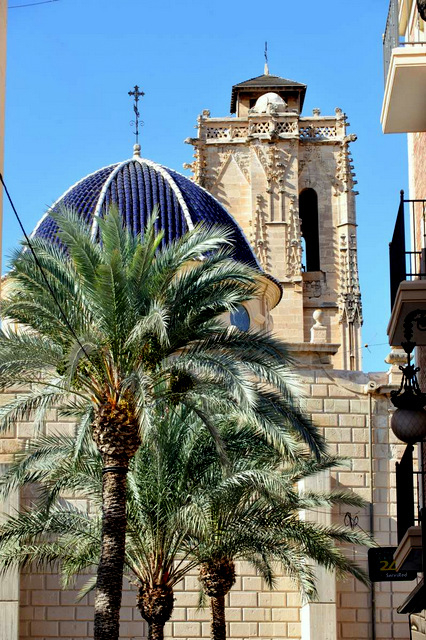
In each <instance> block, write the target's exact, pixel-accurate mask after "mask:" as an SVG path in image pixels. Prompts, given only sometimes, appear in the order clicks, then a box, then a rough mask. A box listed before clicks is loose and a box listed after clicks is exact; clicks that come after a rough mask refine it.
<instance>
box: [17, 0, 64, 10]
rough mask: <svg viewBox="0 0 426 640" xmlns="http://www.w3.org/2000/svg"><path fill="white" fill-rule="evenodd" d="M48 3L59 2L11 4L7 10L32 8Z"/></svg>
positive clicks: (43, 0) (44, 1) (54, 0)
mask: <svg viewBox="0 0 426 640" xmlns="http://www.w3.org/2000/svg"><path fill="white" fill-rule="evenodd" d="M49 2H59V0H41V2H30V3H28V4H12V5H9V6H8V9H21V7H34V6H35V5H36V4H48V3H49Z"/></svg>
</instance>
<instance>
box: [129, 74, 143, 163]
mask: <svg viewBox="0 0 426 640" xmlns="http://www.w3.org/2000/svg"><path fill="white" fill-rule="evenodd" d="M144 95H145V94H144V92H143V91H139V87H138V85H137V84H135V86H134V90H133V91H129V96H134V103H133V111H134V112H135V119H134V120H130V126H131V127H135V130H134V132H133V133H134V134H135V138H136V140H135V141H136V144H135V147H134V149H135V150H136V147H139V116H140V113H139V109H138V102H139V98H140V97H142V96H144ZM141 125H143V122H142V121H141ZM139 150H140V147H139ZM135 155H137V154H135Z"/></svg>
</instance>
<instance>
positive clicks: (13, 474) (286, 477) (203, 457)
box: [0, 407, 370, 640]
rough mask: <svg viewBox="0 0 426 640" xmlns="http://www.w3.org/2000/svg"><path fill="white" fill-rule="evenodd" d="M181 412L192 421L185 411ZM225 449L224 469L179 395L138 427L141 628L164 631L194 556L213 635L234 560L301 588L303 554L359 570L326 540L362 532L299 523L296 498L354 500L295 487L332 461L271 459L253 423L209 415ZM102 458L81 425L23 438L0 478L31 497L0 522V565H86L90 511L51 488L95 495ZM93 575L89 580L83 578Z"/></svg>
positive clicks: (132, 500)
mask: <svg viewBox="0 0 426 640" xmlns="http://www.w3.org/2000/svg"><path fill="white" fill-rule="evenodd" d="M188 420H190V423H188ZM218 428H219V430H220V434H221V437H222V439H223V442H224V443H225V446H226V451H227V455H228V459H227V467H226V472H224V470H223V467H222V465H221V464H220V461H219V458H218V453H217V450H216V448H215V446H214V444H213V442H212V440H211V438H209V437H208V434H207V432H206V429H205V427H204V426H203V425H202V423H201V422H200V421H199V420H197V421H194V420H192V419H191V417H190V414H189V413H188V412H187V411H186V410H184V409H183V408H182V407H180V408H177V409H173V410H172V411H166V412H165V413H164V414H163V415H162V416H160V417H157V429H156V431H155V432H154V431H151V432H150V433H149V434H148V435H147V437H145V438H144V440H143V442H142V445H141V447H140V449H139V451H138V452H137V454H136V456H135V458H134V460H133V462H132V464H131V468H130V471H129V477H128V488H127V505H128V507H127V509H128V527H127V544H126V565H127V568H128V570H129V571H130V572H131V576H132V581H133V582H135V584H137V586H138V597H137V604H138V607H139V610H140V613H141V615H142V617H143V618H144V619H145V620H147V622H148V625H149V638H150V640H162V638H163V630H164V625H165V623H166V622H167V620H168V619H169V618H170V616H171V613H172V610H173V600H174V598H173V589H174V587H175V585H176V584H177V583H178V582H179V581H180V580H181V579H182V578H183V577H184V576H185V575H186V574H187V573H188V572H190V571H191V570H193V569H194V568H195V567H196V566H198V565H200V564H201V571H200V574H201V581H202V584H203V586H204V590H205V592H206V593H207V595H209V596H211V608H212V635H213V637H214V638H219V637H220V638H224V634H225V610H224V597H225V595H226V593H227V591H229V589H230V588H231V587H232V584H233V581H234V578H235V569H234V560H235V559H239V558H240V559H247V558H249V559H250V561H251V562H252V563H253V564H254V566H255V567H256V568H257V569H258V571H259V572H260V574H261V575H263V577H264V578H265V579H266V582H267V584H269V586H273V570H272V563H273V562H274V561H278V562H280V563H281V565H282V566H283V568H284V570H285V571H286V572H287V573H288V574H290V575H291V576H293V577H294V578H295V579H297V580H298V581H299V582H300V583H301V585H302V588H303V590H304V592H305V593H306V594H307V596H308V597H313V596H314V595H315V582H314V576H313V573H312V571H311V569H310V568H309V566H307V565H306V558H315V559H317V560H318V559H319V560H320V561H321V562H322V564H324V565H325V566H328V567H330V568H336V567H337V568H338V569H340V570H341V571H342V572H343V571H350V572H351V573H353V574H354V575H356V576H357V577H360V578H361V579H363V575H362V572H360V571H359V570H358V569H357V567H355V566H354V565H352V564H351V563H350V562H349V561H348V560H347V559H346V558H345V557H344V556H343V554H342V553H340V552H339V551H338V550H337V549H336V548H335V546H334V544H333V540H334V539H337V540H342V541H346V542H351V543H358V544H359V543H362V544H365V543H369V542H370V541H369V540H368V539H366V537H363V536H362V535H359V534H355V533H353V532H350V531H349V530H347V529H336V528H331V529H323V528H321V527H320V526H319V525H310V524H308V523H301V522H300V521H299V518H298V510H299V509H306V508H312V507H314V508H318V507H321V506H324V505H327V506H329V505H331V504H336V503H337V504H340V503H342V502H345V503H346V504H348V503H349V504H351V505H356V506H359V505H360V504H361V503H362V501H360V499H359V498H358V497H357V496H355V495H354V494H352V493H350V494H347V493H342V492H334V493H332V494H329V495H327V494H326V495H321V494H317V493H315V494H299V493H298V492H297V491H296V490H295V488H294V483H295V482H297V480H299V479H301V478H305V477H309V476H311V475H313V474H314V473H316V472H318V471H321V470H324V469H326V468H329V467H331V466H334V465H336V463H337V462H338V461H337V460H336V459H333V458H328V459H326V458H323V459H322V460H321V461H320V462H314V461H312V460H310V459H309V458H308V457H307V456H306V455H305V456H303V454H302V453H301V458H300V460H299V461H298V462H297V463H292V464H291V465H287V466H286V467H285V468H284V469H279V465H280V459H281V457H280V455H279V454H277V452H276V450H274V449H273V448H272V447H271V445H270V444H269V443H268V441H267V440H266V439H265V438H264V437H263V436H262V435H261V434H254V433H253V432H252V431H251V430H250V429H247V428H242V427H241V425H239V427H238V429H237V428H236V425H234V424H231V423H229V422H228V421H226V420H223V421H222V424H219V425H218ZM101 476H102V461H101V458H100V455H99V453H98V452H97V451H96V449H95V448H94V446H93V443H92V442H91V440H90V439H89V438H87V437H86V439H85V440H84V442H82V443H80V446H79V447H78V443H76V441H75V440H74V439H73V438H58V437H56V436H42V437H40V438H39V439H38V441H34V442H32V443H30V445H29V446H28V449H27V451H26V452H25V453H24V454H23V456H21V459H19V460H18V461H17V462H16V463H15V465H14V466H12V467H11V469H10V470H9V472H8V474H6V475H5V476H4V478H3V481H2V485H1V490H2V492H3V493H4V492H5V491H10V490H11V489H13V488H16V487H17V486H22V485H25V484H26V483H28V482H38V483H39V486H40V496H39V501H38V505H37V506H36V508H33V509H32V510H30V511H27V512H25V513H21V514H20V515H19V516H17V517H16V518H11V519H10V520H9V521H8V522H7V523H6V524H5V525H3V526H2V527H1V528H0V567H1V568H2V569H7V568H8V567H9V566H11V565H12V564H14V565H18V566H21V567H22V566H25V565H26V564H28V563H29V562H37V563H39V564H46V563H52V562H55V561H58V560H59V561H60V563H61V567H62V572H63V574H64V577H65V584H69V580H70V578H71V577H72V576H74V575H75V573H78V572H81V571H83V570H87V569H89V568H91V569H93V568H95V567H96V563H97V558H98V555H99V546H100V527H101V521H100V518H99V515H97V514H96V512H95V514H92V515H89V514H88V513H87V512H83V511H81V510H79V509H76V508H75V507H73V506H72V505H71V504H70V503H64V502H63V501H62V500H61V498H60V495H61V492H64V491H72V492H77V493H78V495H79V496H80V497H84V496H86V497H87V498H90V499H91V500H92V501H94V503H95V506H100V505H101V496H102V480H101ZM91 586H92V585H91V581H89V583H88V588H90V587H91Z"/></svg>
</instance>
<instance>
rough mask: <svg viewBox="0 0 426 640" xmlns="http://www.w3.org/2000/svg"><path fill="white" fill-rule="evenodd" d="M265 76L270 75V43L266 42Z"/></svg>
mask: <svg viewBox="0 0 426 640" xmlns="http://www.w3.org/2000/svg"><path fill="white" fill-rule="evenodd" d="M264 74H265V76H269V67H268V43H267V42H265V71H264Z"/></svg>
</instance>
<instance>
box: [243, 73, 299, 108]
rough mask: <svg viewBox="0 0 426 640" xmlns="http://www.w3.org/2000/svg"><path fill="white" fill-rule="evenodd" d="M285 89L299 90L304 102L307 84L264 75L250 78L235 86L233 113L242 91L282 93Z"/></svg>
mask: <svg viewBox="0 0 426 640" xmlns="http://www.w3.org/2000/svg"><path fill="white" fill-rule="evenodd" d="M284 88H286V89H290V88H294V89H296V90H299V91H300V92H301V93H302V102H303V98H304V95H305V92H306V84H302V83H301V82H296V81H295V80H288V79H287V78H281V76H273V75H271V74H262V75H261V76H256V78H250V80H245V81H244V82H239V83H238V84H234V86H233V87H232V93H231V113H235V111H236V103H237V94H238V92H239V91H240V89H267V90H268V91H272V90H273V89H276V90H278V91H280V90H282V89H284Z"/></svg>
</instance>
